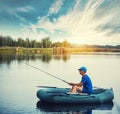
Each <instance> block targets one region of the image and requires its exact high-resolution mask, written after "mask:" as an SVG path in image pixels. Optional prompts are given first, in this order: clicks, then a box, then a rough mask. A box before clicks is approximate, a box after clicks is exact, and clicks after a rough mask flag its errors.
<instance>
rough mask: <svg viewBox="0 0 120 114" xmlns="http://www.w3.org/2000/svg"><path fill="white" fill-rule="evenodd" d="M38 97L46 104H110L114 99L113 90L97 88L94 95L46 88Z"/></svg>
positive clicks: (66, 89)
mask: <svg viewBox="0 0 120 114" xmlns="http://www.w3.org/2000/svg"><path fill="white" fill-rule="evenodd" d="M37 97H38V98H39V99H40V101H41V102H44V103H57V104H59V103H63V104H73V103H74V104H88V103H92V104H93V103H99V104H101V103H109V102H112V100H113V98H114V93H113V90H112V89H103V88H95V89H93V92H92V94H90V95H88V94H87V93H73V94H72V93H70V88H45V89H40V90H38V92H37Z"/></svg>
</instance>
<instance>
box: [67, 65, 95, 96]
mask: <svg viewBox="0 0 120 114" xmlns="http://www.w3.org/2000/svg"><path fill="white" fill-rule="evenodd" d="M78 70H79V73H80V74H81V75H82V79H81V81H80V82H79V83H68V84H69V85H71V86H72V89H71V93H76V92H80V93H87V94H91V93H92V89H93V87H92V81H91V79H90V77H89V76H88V75H87V74H86V72H87V68H86V67H84V66H82V67H80V68H79V69H78Z"/></svg>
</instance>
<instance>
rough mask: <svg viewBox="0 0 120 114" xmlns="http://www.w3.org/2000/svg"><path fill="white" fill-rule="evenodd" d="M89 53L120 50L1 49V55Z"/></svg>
mask: <svg viewBox="0 0 120 114" xmlns="http://www.w3.org/2000/svg"><path fill="white" fill-rule="evenodd" d="M89 52H114V53H115V52H117V53H120V49H116V48H86V47H81V48H65V47H57V48H23V47H1V48H0V54H4V53H20V54H24V53H28V54H29V53H32V54H44V53H51V54H64V53H74V54H77V53H89Z"/></svg>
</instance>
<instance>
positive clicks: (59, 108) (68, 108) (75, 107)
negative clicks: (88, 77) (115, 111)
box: [36, 101, 113, 114]
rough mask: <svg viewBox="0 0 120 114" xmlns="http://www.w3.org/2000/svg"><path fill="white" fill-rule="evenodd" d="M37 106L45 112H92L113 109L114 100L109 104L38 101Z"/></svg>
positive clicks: (80, 113)
mask: <svg viewBox="0 0 120 114" xmlns="http://www.w3.org/2000/svg"><path fill="white" fill-rule="evenodd" d="M36 107H37V108H38V109H40V111H43V112H66V113H67V114H70V113H72V114H92V111H93V110H112V108H113V102H111V103H108V104H95V105H93V104H92V105H91V104H90V105H88V104H86V105H81V104H52V105H51V104H45V103H42V102H41V101H38V102H37V104H36Z"/></svg>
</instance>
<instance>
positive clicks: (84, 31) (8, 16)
mask: <svg viewBox="0 0 120 114" xmlns="http://www.w3.org/2000/svg"><path fill="white" fill-rule="evenodd" d="M119 6H120V0H114V1H113V0H107V1H106V0H91V1H89V0H71V1H70V0H47V2H45V0H41V1H35V0H29V2H28V0H24V1H19V0H11V1H5V0H1V1H0V25H1V26H0V35H2V36H10V37H12V38H14V39H18V38H23V39H26V38H29V39H30V40H31V39H32V40H33V39H35V40H37V41H40V40H41V39H42V38H44V37H47V36H48V37H50V39H51V40H52V41H53V42H56V41H60V42H61V41H64V40H67V41H68V42H70V43H72V44H80V45H113V46H115V45H120V12H119V11H120V7H119Z"/></svg>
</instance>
